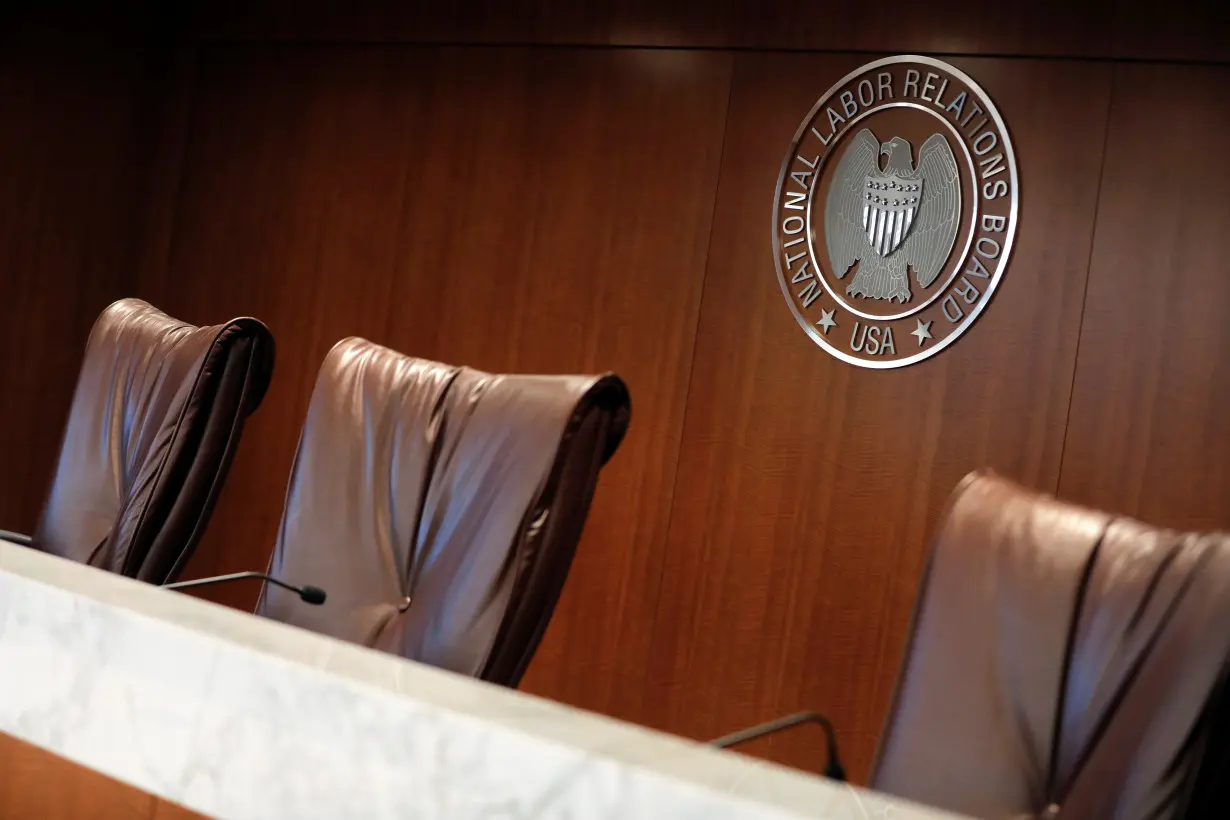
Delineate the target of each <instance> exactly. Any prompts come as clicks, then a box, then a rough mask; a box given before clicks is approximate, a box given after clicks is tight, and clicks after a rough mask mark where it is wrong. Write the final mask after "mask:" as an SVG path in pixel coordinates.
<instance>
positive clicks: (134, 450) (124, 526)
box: [6, 299, 274, 584]
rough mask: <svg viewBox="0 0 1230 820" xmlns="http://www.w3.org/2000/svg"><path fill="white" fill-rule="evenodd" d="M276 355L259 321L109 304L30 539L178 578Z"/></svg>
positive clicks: (151, 575) (140, 573) (125, 302)
mask: <svg viewBox="0 0 1230 820" xmlns="http://www.w3.org/2000/svg"><path fill="white" fill-rule="evenodd" d="M273 358H274V346H273V337H272V336H271V335H270V334H269V331H268V329H267V328H266V327H265V326H264V325H263V324H261V323H260V322H258V321H257V320H255V319H248V318H243V319H234V320H232V321H230V322H227V323H226V324H222V325H216V326H213V327H194V326H192V325H189V324H185V323H183V322H180V321H177V320H175V319H172V318H171V317H170V316H167V315H166V314H165V313H163V312H162V311H160V310H158V309H157V308H154V307H152V306H150V305H148V304H146V303H145V302H142V301H141V300H139V299H122V300H120V301H118V302H116V303H115V304H113V305H111V306H110V307H108V308H107V309H106V310H104V311H103V312H102V314H101V315H100V316H99V317H98V320H97V321H96V322H95V323H94V329H93V330H92V331H91V333H90V339H89V342H88V343H87V344H86V350H85V360H84V362H83V363H82V366H81V374H80V376H79V377H78V379H77V389H76V392H75V394H74V395H73V403H72V407H71V409H70V410H69V417H68V426H67V427H66V429H65V431H64V439H63V442H62V444H61V447H60V458H59V463H58V466H57V467H56V471H55V475H54V478H53V481H52V485H51V492H50V495H49V497H48V499H47V503H46V505H45V506H44V508H43V514H42V518H41V520H40V523H39V526H38V529H37V530H36V531H35V533H34V536H33V537H32V538H26V539H24V540H25V542H26V543H28V544H30V545H31V546H33V547H35V548H36V549H40V550H43V551H45V552H49V553H53V554H55V555H59V556H61V557H64V558H69V559H72V560H75V561H79V562H82V563H86V564H89V565H91V566H95V567H101V568H104V569H108V570H111V571H113V572H117V573H121V574H123V575H128V576H131V577H134V578H140V579H142V580H145V581H149V582H151V583H156V584H157V583H164V582H166V581H169V580H172V579H173V578H174V577H175V576H176V575H178V573H179V571H180V570H181V569H182V568H183V565H184V563H185V562H186V561H187V559H188V557H189V556H190V555H191V553H192V550H193V549H194V548H195V546H196V544H197V542H198V541H199V540H200V537H201V534H202V531H203V530H204V527H205V524H206V522H207V520H208V519H209V514H210V513H211V512H212V510H213V505H214V501H215V500H216V498H217V495H218V491H219V489H220V488H221V486H222V481H223V479H224V478H225V476H226V472H227V470H228V468H229V467H230V463H231V459H232V458H233V456H234V454H235V448H236V446H237V445H238V444H239V438H240V434H241V433H242V431H243V425H244V420H245V419H246V417H247V416H248V415H249V414H251V413H252V412H253V411H254V410H255V409H256V408H257V406H259V405H260V403H261V399H262V398H263V397H264V395H265V390H266V388H267V387H268V386H269V379H270V376H271V375H272V372H273ZM6 537H9V538H10V540H11V539H12V534H8V535H7V536H6Z"/></svg>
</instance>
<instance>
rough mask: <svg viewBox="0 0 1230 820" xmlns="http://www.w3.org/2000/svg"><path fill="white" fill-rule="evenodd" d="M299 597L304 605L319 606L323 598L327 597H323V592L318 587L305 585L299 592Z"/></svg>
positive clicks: (323, 600)
mask: <svg viewBox="0 0 1230 820" xmlns="http://www.w3.org/2000/svg"><path fill="white" fill-rule="evenodd" d="M299 597H300V598H301V599H302V600H303V601H305V602H306V603H309V604H315V605H316V606H319V605H321V604H323V603H324V602H325V598H326V597H328V596H326V595H325V591H324V590H323V589H321V588H320V587H314V586H311V585H306V586H304V587H303V588H302V589H300V590H299Z"/></svg>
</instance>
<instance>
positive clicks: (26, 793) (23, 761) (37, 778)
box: [0, 732, 202, 820]
mask: <svg viewBox="0 0 1230 820" xmlns="http://www.w3.org/2000/svg"><path fill="white" fill-rule="evenodd" d="M0 817H5V818H13V819H14V820H26V818H30V820H35V818H37V820H81V818H84V817H90V818H105V820H195V819H196V818H201V817H202V815H200V814H197V813H196V812H194V811H191V810H189V809H186V808H184V807H183V806H179V805H177V804H175V803H170V802H168V801H166V800H162V799H161V798H158V797H155V796H154V795H152V794H150V793H148V792H145V791H142V790H141V789H138V788H136V787H135V786H130V785H128V784H127V783H121V782H120V781H118V780H113V779H112V778H110V777H107V776H106V775H103V774H101V773H99V772H97V771H95V770H93V769H90V768H87V767H85V766H81V765H79V764H77V763H74V762H73V761H71V760H68V759H67V758H63V757H60V756H59V755H56V754H52V753H51V752H48V751H46V750H45V749H41V748H39V747H38V746H34V745H31V744H29V743H26V742H25V741H23V740H18V739H17V738H15V737H13V736H12V735H8V734H5V733H3V732H0Z"/></svg>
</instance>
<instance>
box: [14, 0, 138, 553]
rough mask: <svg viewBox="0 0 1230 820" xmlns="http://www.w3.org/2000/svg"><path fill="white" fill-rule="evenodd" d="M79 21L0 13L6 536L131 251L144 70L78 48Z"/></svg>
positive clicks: (104, 51) (24, 518) (127, 56)
mask: <svg viewBox="0 0 1230 820" xmlns="http://www.w3.org/2000/svg"><path fill="white" fill-rule="evenodd" d="M8 12H10V13H11V12H12V10H11V9H10V10H8ZM75 19H76V18H74V17H72V15H67V17H66V18H65V19H61V16H60V15H51V16H50V17H46V16H40V15H32V16H31V15H27V16H19V17H10V16H6V14H5V13H3V12H0V110H3V111H4V123H5V124H4V127H3V128H0V282H2V285H3V288H2V293H0V346H2V347H3V349H4V350H5V351H6V352H5V354H4V355H3V357H0V421H2V423H0V452H3V453H4V470H3V472H2V473H0V527H2V528H6V529H15V530H19V531H24V532H31V531H32V529H33V527H34V525H35V523H36V521H37V518H38V514H39V512H40V510H41V508H42V504H43V499H44V497H45V494H46V491H47V482H48V481H49V480H50V476H51V470H52V466H53V464H54V461H55V458H56V454H57V452H58V450H59V444H60V436H61V434H62V424H63V422H64V420H65V419H66V417H67V414H68V406H69V401H70V399H71V396H72V391H73V387H74V385H75V383H76V376H77V368H78V366H79V364H80V361H81V356H82V351H83V349H84V347H85V341H86V337H87V335H88V333H89V330H90V326H91V325H92V323H93V321H94V318H95V317H96V316H97V314H98V313H99V311H101V310H102V309H103V308H104V307H105V306H106V305H107V304H108V303H109V302H111V301H112V300H114V299H116V298H119V297H120V296H122V295H124V292H125V290H126V289H127V287H126V285H125V279H126V276H127V271H128V264H129V260H130V254H131V251H132V247H133V242H134V238H135V237H134V235H133V229H132V228H133V226H132V221H131V214H132V212H133V209H134V207H135V204H136V199H137V195H138V191H137V186H136V184H135V180H136V178H137V176H138V175H139V171H140V167H141V165H140V161H139V114H140V111H141V107H142V102H141V100H142V91H141V72H142V70H143V68H144V65H143V62H142V59H141V57H140V55H139V54H137V53H133V51H132V50H131V48H129V47H128V46H127V45H125V44H123V43H119V42H114V41H112V40H111V39H110V38H109V37H108V38H101V39H98V40H94V39H92V38H88V37H85V38H83V37H82V36H81V35H80V33H79V32H77V31H76V30H75V28H74V26H73V25H71V23H73V21H74V20H75ZM80 24H81V25H84V23H80Z"/></svg>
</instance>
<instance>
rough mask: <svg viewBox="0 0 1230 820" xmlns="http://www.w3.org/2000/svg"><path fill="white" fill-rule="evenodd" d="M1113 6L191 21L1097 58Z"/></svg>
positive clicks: (958, 3) (348, 5)
mask: <svg viewBox="0 0 1230 820" xmlns="http://www.w3.org/2000/svg"><path fill="white" fill-rule="evenodd" d="M1115 2H1116V0H1089V1H1088V2H1084V3H1080V4H1072V3H1068V2H1065V0H1042V1H1041V2H1031V3H999V2H994V0H935V2H931V3H904V4H897V5H894V6H892V7H891V8H888V7H885V6H882V5H877V4H875V3H831V2H830V3H817V2H814V0H777V2H772V3H765V2H763V0H716V1H715V2H710V1H708V0H686V1H685V2H671V3H663V2H660V0H595V2H584V3H582V2H575V3H558V2H549V0H516V2H507V1H505V2H493V0H460V2H452V3H435V2H427V1H426V0H418V1H417V2H402V3H390V2H388V0H357V2H356V0H347V2H338V0H314V1H312V2H304V1H303V0H257V2H253V1H252V0H226V2H210V3H202V4H200V9H199V12H198V16H197V18H196V22H195V25H196V30H197V31H198V32H200V33H201V34H202V36H204V37H207V38H211V39H252V40H269V39H276V40H318V41H319V40H323V41H332V42H338V41H340V42H356V41H368V42H453V43H475V42H497V43H556V44H558V43H568V44H586V45H625V46H685V47H702V48H731V47H734V48H749V47H750V48H805V49H827V50H842V51H858V50H868V51H902V52H918V51H922V52H935V53H949V54H953V53H955V54H1039V55H1041V54H1046V55H1091V54H1105V53H1108V52H1109V51H1110V50H1111V47H1112V24H1111V21H1112V20H1113V19H1115V16H1114V15H1113V13H1112V9H1113V7H1114V5H1115ZM1119 2H1126V0H1119Z"/></svg>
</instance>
